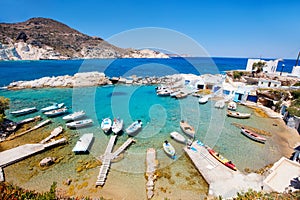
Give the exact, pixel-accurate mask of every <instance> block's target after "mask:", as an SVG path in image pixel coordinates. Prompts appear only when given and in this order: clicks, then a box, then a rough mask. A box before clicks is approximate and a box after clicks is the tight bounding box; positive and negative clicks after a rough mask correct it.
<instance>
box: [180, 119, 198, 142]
mask: <svg viewBox="0 0 300 200" xmlns="http://www.w3.org/2000/svg"><path fill="white" fill-rule="evenodd" d="M180 128H181V130H182V131H183V132H184V133H185V134H186V135H188V136H189V137H191V138H194V137H195V129H194V127H192V126H191V125H189V124H188V123H187V122H186V121H184V120H181V121H180Z"/></svg>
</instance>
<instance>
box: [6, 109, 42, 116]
mask: <svg viewBox="0 0 300 200" xmlns="http://www.w3.org/2000/svg"><path fill="white" fill-rule="evenodd" d="M36 111H37V109H36V107H31V108H24V109H21V110H16V111H12V112H10V114H12V115H14V116H21V115H26V114H29V113H33V112H36Z"/></svg>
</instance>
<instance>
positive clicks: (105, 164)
mask: <svg viewBox="0 0 300 200" xmlns="http://www.w3.org/2000/svg"><path fill="white" fill-rule="evenodd" d="M116 138H117V135H113V136H111V137H110V139H109V142H108V144H107V147H106V150H105V153H104V155H102V156H100V158H99V159H100V160H102V165H101V167H100V171H99V175H98V177H97V181H96V186H103V185H104V184H105V180H106V176H107V173H108V170H109V168H110V165H111V161H112V160H113V159H115V158H117V157H118V156H119V155H120V154H121V153H122V152H123V151H124V150H125V149H126V148H127V147H128V146H129V145H130V144H131V143H132V142H135V140H134V139H133V138H128V139H127V140H126V142H124V143H123V144H122V145H121V146H120V147H119V148H118V149H117V150H116V151H115V152H114V153H112V150H113V147H114V144H115V140H116Z"/></svg>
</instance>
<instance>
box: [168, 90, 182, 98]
mask: <svg viewBox="0 0 300 200" xmlns="http://www.w3.org/2000/svg"><path fill="white" fill-rule="evenodd" d="M180 92H181V91H178V90H175V91H174V90H173V91H172V92H171V93H170V97H174V98H175V97H176V95H177V94H179V93H180Z"/></svg>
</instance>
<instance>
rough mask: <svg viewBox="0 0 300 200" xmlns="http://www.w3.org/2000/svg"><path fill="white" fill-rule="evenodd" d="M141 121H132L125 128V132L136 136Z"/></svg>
mask: <svg viewBox="0 0 300 200" xmlns="http://www.w3.org/2000/svg"><path fill="white" fill-rule="evenodd" d="M142 124H143V123H142V121H140V120H138V121H135V122H133V123H132V124H131V125H130V126H129V127H128V128H127V129H126V133H127V135H129V136H132V137H134V136H136V135H137V134H138V133H139V132H140V131H141V130H142Z"/></svg>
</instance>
